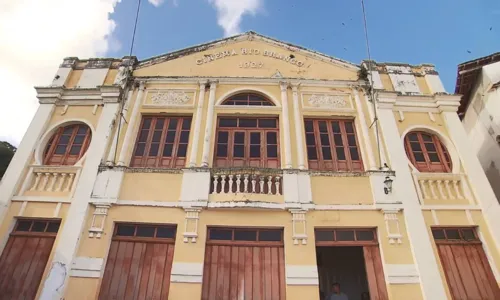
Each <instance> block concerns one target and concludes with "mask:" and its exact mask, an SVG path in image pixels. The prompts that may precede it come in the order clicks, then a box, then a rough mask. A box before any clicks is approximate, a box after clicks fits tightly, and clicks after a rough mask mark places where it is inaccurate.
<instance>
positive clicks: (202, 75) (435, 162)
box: [0, 32, 500, 300]
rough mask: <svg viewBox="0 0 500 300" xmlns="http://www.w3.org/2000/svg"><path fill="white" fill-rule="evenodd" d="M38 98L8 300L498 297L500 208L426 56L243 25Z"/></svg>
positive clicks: (6, 263)
mask: <svg viewBox="0 0 500 300" xmlns="http://www.w3.org/2000/svg"><path fill="white" fill-rule="evenodd" d="M370 82H373V89H371V88H370V84H369V83H370ZM36 90H37V94H38V95H37V96H38V99H39V102H40V106H39V109H38V111H37V113H36V115H35V117H34V119H33V121H32V123H31V125H30V127H29V129H28V131H27V133H26V135H25V137H24V139H23V140H22V142H21V144H20V146H19V148H18V150H17V152H16V154H15V156H14V158H13V160H12V163H11V166H10V167H9V169H8V170H7V173H6V175H5V177H4V179H3V181H2V185H1V186H0V201H1V202H0V203H1V206H0V220H1V223H0V251H1V253H2V254H1V257H0V291H2V292H1V294H0V299H17V298H19V295H21V296H22V297H24V298H23V299H44V300H45V299H51V300H52V299H54V300H55V299H71V300H73V299H289V300H290V299H320V297H324V296H326V295H329V294H330V292H331V287H332V285H333V283H335V282H337V283H339V284H340V289H341V291H342V292H343V293H345V294H347V295H348V296H349V299H499V298H500V294H499V293H500V292H499V289H498V282H500V274H499V268H500V253H499V243H500V218H499V217H498V216H500V213H499V210H500V208H499V204H498V202H497V201H496V198H495V195H494V193H493V190H492V188H491V187H490V185H489V183H488V180H487V178H486V176H485V173H484V172H483V170H482V168H481V164H480V162H479V161H478V159H477V157H476V155H475V152H474V150H473V147H472V146H471V145H470V142H468V140H467V133H466V131H465V130H464V128H463V126H462V124H461V122H460V120H459V118H458V116H457V109H458V107H459V105H460V96H459V95H450V94H446V93H445V91H444V88H443V86H442V84H441V81H440V79H439V75H438V74H437V72H436V71H435V70H434V67H433V66H431V65H418V66H411V65H407V64H391V63H376V62H373V61H365V62H363V63H361V64H360V65H356V64H352V63H349V62H345V61H342V60H339V59H337V58H333V57H329V56H326V55H323V54H320V53H317V52H314V51H311V50H308V49H304V48H301V47H298V46H294V45H291V44H287V43H284V42H281V41H277V40H274V39H271V38H268V37H264V36H262V35H259V34H256V33H254V32H248V33H245V34H242V35H238V36H235V37H231V38H227V39H223V40H219V41H215V42H211V43H207V44H203V45H198V46H195V47H191V48H188V49H184V50H180V51H176V52H172V53H168V54H165V55H160V56H157V57H153V58H150V59H146V60H143V61H137V60H136V59H135V57H124V58H123V59H87V60H81V59H78V58H66V59H65V60H64V62H63V63H62V64H61V66H60V68H59V70H58V72H57V74H56V76H55V78H54V81H53V83H52V85H51V86H48V87H37V88H36ZM372 99H375V100H374V101H372ZM374 120H378V121H375V122H374ZM16 297H17V298H16ZM321 299H323V298H321Z"/></svg>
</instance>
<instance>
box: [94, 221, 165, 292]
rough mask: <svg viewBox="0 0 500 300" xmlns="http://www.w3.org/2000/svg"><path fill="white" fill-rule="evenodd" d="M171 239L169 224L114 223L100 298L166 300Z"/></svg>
mask: <svg viewBox="0 0 500 300" xmlns="http://www.w3.org/2000/svg"><path fill="white" fill-rule="evenodd" d="M174 239H175V227H172V226H163V225H132V224H119V225H117V226H116V228H115V232H114V237H113V241H112V242H111V247H110V250H109V254H108V260H107V262H106V268H105V271H104V277H103V280H102V283H101V291H100V293H99V299H102V300H104V299H106V300H108V299H117V300H121V299H148V300H167V299H168V291H169V287H170V273H171V270H172V261H173V257H174Z"/></svg>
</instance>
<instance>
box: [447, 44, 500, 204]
mask: <svg viewBox="0 0 500 300" xmlns="http://www.w3.org/2000/svg"><path fill="white" fill-rule="evenodd" d="M455 93H457V94H462V95H463V98H462V101H461V106H460V108H459V115H460V117H461V118H462V123H463V124H464V127H465V130H466V132H467V134H468V136H469V138H470V141H471V144H472V146H473V148H474V149H475V151H476V152H477V155H478V157H479V161H480V162H481V165H482V167H483V169H484V171H485V172H486V175H487V177H488V180H489V181H490V184H491V186H492V187H493V190H494V192H495V195H496V196H497V199H500V52H498V53H495V54H492V55H489V56H486V57H482V58H478V59H476V60H472V61H468V62H464V63H462V64H460V65H459V66H458V75H457V84H456V88H455Z"/></svg>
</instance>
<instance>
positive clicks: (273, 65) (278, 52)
mask: <svg viewBox="0 0 500 300" xmlns="http://www.w3.org/2000/svg"><path fill="white" fill-rule="evenodd" d="M358 70H359V67H358V66H357V65H355V64H352V63H349V62H346V61H343V60H340V59H338V58H334V57H331V56H327V55H324V54H321V53H318V52H315V51H312V50H308V49H306V48H303V47H300V46H296V45H292V44H289V43H285V42H281V41H278V40H275V39H272V38H269V37H265V36H263V35H260V34H257V33H255V32H252V31H250V32H247V33H244V34H240V35H237V36H234V37H229V38H225V39H221V40H217V41H213V42H210V43H206V44H202V45H197V46H194V47H190V48H186V49H182V50H178V51H174V52H171V53H167V54H164V55H160V56H156V57H152V58H149V59H145V60H143V61H140V62H139V64H138V66H137V68H136V70H135V72H134V75H135V76H165V77H171V76H181V77H182V76H186V77H196V76H198V77H256V78H304V79H326V80H357V72H358Z"/></svg>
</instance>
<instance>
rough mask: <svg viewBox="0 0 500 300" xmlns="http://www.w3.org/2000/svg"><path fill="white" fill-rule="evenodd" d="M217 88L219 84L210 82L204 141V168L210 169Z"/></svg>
mask: <svg viewBox="0 0 500 300" xmlns="http://www.w3.org/2000/svg"><path fill="white" fill-rule="evenodd" d="M216 88H217V82H216V81H211V82H210V94H209V96H208V111H207V123H206V126H205V138H204V139H203V156H202V162H201V166H202V167H208V159H209V155H210V148H211V141H212V132H213V127H214V108H215V107H214V106H215V90H216Z"/></svg>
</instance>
